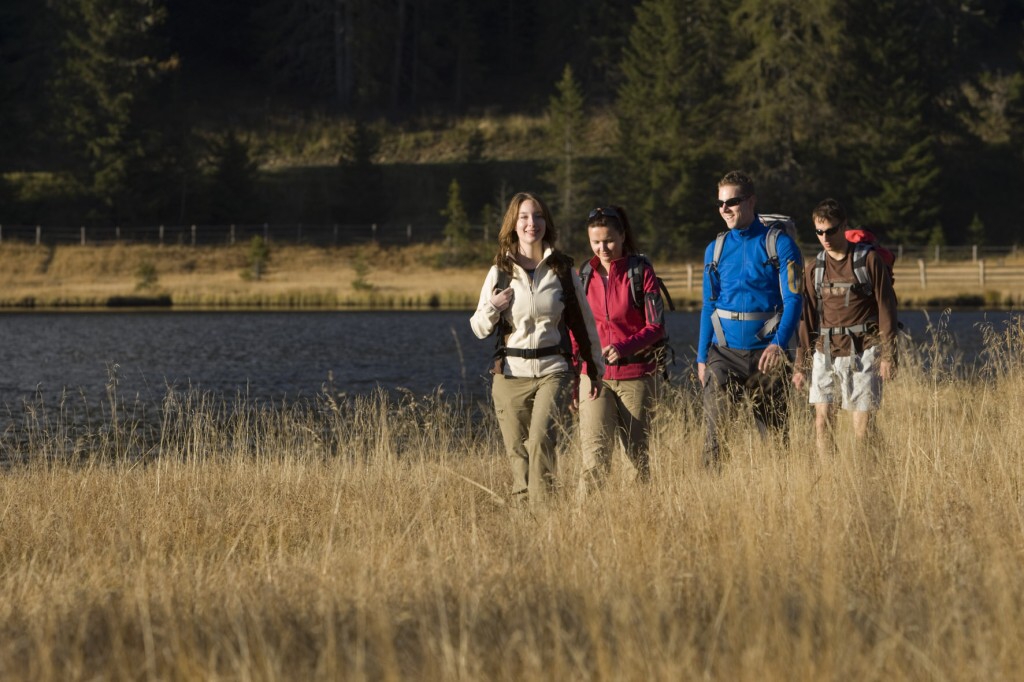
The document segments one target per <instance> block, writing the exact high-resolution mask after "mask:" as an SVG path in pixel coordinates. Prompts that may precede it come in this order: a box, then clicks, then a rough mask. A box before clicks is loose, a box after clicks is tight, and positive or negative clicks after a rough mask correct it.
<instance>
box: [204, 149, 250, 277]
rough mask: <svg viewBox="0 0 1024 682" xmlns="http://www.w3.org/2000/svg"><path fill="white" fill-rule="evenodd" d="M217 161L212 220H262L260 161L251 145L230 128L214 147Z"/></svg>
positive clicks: (214, 176)
mask: <svg viewBox="0 0 1024 682" xmlns="http://www.w3.org/2000/svg"><path fill="white" fill-rule="evenodd" d="M214 164H215V165H214V171H213V177H212V178H211V183H210V204H209V215H210V219H211V220H213V221H214V222H217V223H251V222H257V221H259V219H260V218H261V217H262V207H261V206H260V204H261V201H260V195H259V192H258V191H257V181H258V177H259V164H258V163H257V162H256V160H255V159H253V158H252V154H251V152H250V150H249V144H248V143H247V142H246V141H245V140H243V139H241V138H240V137H239V136H238V135H237V134H236V133H235V132H234V131H229V132H228V133H226V134H225V135H224V137H223V138H222V139H221V140H220V141H219V142H218V143H217V145H216V146H215V148H214ZM257 279H258V278H257Z"/></svg>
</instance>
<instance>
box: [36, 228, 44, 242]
mask: <svg viewBox="0 0 1024 682" xmlns="http://www.w3.org/2000/svg"><path fill="white" fill-rule="evenodd" d="M42 243H43V226H42V225H36V246H39V245H40V244H42Z"/></svg>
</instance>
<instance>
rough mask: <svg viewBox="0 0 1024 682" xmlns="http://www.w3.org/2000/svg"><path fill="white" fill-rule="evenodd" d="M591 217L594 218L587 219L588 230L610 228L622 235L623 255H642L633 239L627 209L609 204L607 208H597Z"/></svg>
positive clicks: (591, 213)
mask: <svg viewBox="0 0 1024 682" xmlns="http://www.w3.org/2000/svg"><path fill="white" fill-rule="evenodd" d="M609 209H610V210H609ZM590 215H591V216H593V217H591V218H587V229H588V230H589V229H590V228H592V227H610V228H612V229H613V230H615V231H616V232H618V233H619V234H621V235H622V255H624V256H628V255H630V254H635V253H640V249H638V248H636V241H634V239H633V227H632V226H631V225H630V224H629V216H627V215H626V209H624V208H622V207H621V206H616V205H614V204H609V205H608V207H607V208H595V209H594V210H593V211H591V212H590Z"/></svg>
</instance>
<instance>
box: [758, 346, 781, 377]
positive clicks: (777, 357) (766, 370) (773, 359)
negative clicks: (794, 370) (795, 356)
mask: <svg viewBox="0 0 1024 682" xmlns="http://www.w3.org/2000/svg"><path fill="white" fill-rule="evenodd" d="M785 364H786V351H784V350H782V346H780V345H779V344H777V343H773V344H770V345H769V346H768V347H767V348H765V349H764V352H763V353H761V359H760V360H758V362H757V369H758V370H759V371H760V372H761V373H762V374H770V373H771V372H773V371H775V370H776V369H779V368H781V367H782V366H783V365H785Z"/></svg>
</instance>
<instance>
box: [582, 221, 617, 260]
mask: <svg viewBox="0 0 1024 682" xmlns="http://www.w3.org/2000/svg"><path fill="white" fill-rule="evenodd" d="M587 235H588V236H589V237H590V248H591V249H593V251H594V255H595V256H597V258H598V260H600V261H601V265H603V266H604V268H605V270H606V271H607V269H608V266H609V265H611V263H612V261H614V260H618V259H619V258H622V253H623V239H624V237H623V234H622V233H621V232H619V231H618V230H616V229H615V228H613V227H605V226H603V225H594V226H592V227H588V228H587Z"/></svg>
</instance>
